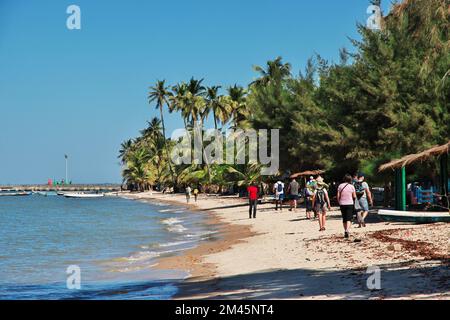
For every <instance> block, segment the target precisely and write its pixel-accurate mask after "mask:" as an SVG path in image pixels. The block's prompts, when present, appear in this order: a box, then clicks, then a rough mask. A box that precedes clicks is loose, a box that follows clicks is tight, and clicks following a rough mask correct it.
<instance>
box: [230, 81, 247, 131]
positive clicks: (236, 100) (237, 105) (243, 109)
mask: <svg viewBox="0 0 450 320" xmlns="http://www.w3.org/2000/svg"><path fill="white" fill-rule="evenodd" d="M227 91H228V95H229V97H230V101H231V108H232V118H233V123H234V126H235V128H237V127H238V125H239V123H240V122H242V121H244V120H245V119H246V118H247V117H248V110H247V103H246V100H247V99H246V94H247V92H246V90H245V89H244V88H243V87H241V86H238V85H237V84H235V85H234V86H232V87H229V88H228V89H227Z"/></svg>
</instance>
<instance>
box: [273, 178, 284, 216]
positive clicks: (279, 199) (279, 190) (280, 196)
mask: <svg viewBox="0 0 450 320" xmlns="http://www.w3.org/2000/svg"><path fill="white" fill-rule="evenodd" d="M273 191H274V192H275V210H277V211H278V204H280V211H283V200H284V183H283V182H281V181H280V180H278V181H277V183H275V184H274V186H273Z"/></svg>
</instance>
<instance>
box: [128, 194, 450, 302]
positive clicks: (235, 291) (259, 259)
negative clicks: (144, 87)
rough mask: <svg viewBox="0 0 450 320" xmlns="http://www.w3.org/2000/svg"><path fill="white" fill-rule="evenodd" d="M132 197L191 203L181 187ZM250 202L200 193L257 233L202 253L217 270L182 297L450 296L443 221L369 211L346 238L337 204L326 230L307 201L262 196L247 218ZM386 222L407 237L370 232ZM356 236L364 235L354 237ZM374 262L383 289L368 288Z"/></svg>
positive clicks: (204, 204)
mask: <svg viewBox="0 0 450 320" xmlns="http://www.w3.org/2000/svg"><path fill="white" fill-rule="evenodd" d="M129 197H131V198H133V199H136V198H144V199H161V200H170V201H177V202H180V203H186V201H185V197H184V195H162V194H159V193H153V195H150V194H149V193H143V194H134V195H130V196H129ZM191 202H192V201H191ZM245 204H246V202H245V201H243V200H242V199H237V198H235V197H216V196H208V197H207V196H204V195H201V196H200V198H199V201H198V203H197V206H198V208H200V209H203V210H211V211H213V212H214V213H216V214H217V215H218V216H219V217H220V218H221V219H222V220H223V221H225V222H227V223H230V224H231V225H236V224H239V225H249V226H251V230H252V231H254V232H255V233H256V234H255V235H253V236H252V237H249V238H246V239H245V240H244V241H243V242H241V243H238V244H236V245H234V246H232V247H231V248H229V249H228V250H225V251H221V252H218V253H214V254H211V255H207V256H204V257H203V259H202V263H206V264H212V265H215V267H216V269H215V277H213V278H212V279H206V280H204V279H202V280H199V279H191V281H190V282H188V283H187V284H186V285H185V286H184V287H182V292H181V297H182V298H192V297H195V298H214V299H226V298H235V299H240V298H243V299H273V298H275V299H435V298H437V299H449V298H450V283H449V269H448V257H449V256H448V239H449V233H450V228H449V227H448V225H446V224H438V225H425V226H423V225H422V226H417V225H408V224H393V223H390V224H389V223H385V222H379V221H378V219H377V218H376V215H375V214H372V215H371V216H370V217H369V220H368V224H367V228H362V229H356V228H353V229H352V237H351V239H350V240H344V239H343V228H342V222H341V218H340V212H339V211H337V208H334V210H333V211H332V212H330V213H329V215H328V222H327V230H326V231H325V232H319V231H318V230H319V225H318V222H317V221H310V220H306V219H305V212H304V209H298V210H297V212H289V211H288V210H287V208H285V209H284V210H283V211H282V213H281V212H280V211H275V210H274V206H273V205H271V204H265V205H261V206H259V207H258V214H257V219H252V220H250V219H248V207H247V206H245ZM241 205H244V206H241ZM396 229H402V230H403V231H402V230H398V231H395V230H396ZM382 230H391V232H389V231H386V232H387V234H388V235H389V236H390V237H392V238H393V239H400V240H401V239H406V240H407V241H409V242H406V243H397V242H396V240H395V241H394V240H393V241H390V240H389V241H385V240H384V241H380V240H379V239H377V238H375V237H373V233H374V232H376V231H382ZM389 233H392V234H389ZM383 234H384V233H383ZM355 238H357V239H361V242H358V243H357V242H354V239H355ZM416 240H422V241H423V243H422V244H421V247H420V248H426V249H427V250H418V249H417V250H416V249H415V248H413V247H414V243H415V242H414V241H416ZM411 248H412V249H411ZM425 251H427V252H429V251H430V252H434V253H437V254H438V255H440V256H441V257H442V256H443V257H444V259H439V260H437V261H424V258H428V259H430V257H425V256H424V255H425V254H424V252H425ZM435 260H436V259H435ZM445 262H446V263H445ZM370 266H377V267H379V268H380V270H381V274H380V276H381V290H376V291H371V290H369V289H368V288H367V285H366V282H367V279H368V277H369V276H370V274H367V273H366V270H367V268H368V267H370Z"/></svg>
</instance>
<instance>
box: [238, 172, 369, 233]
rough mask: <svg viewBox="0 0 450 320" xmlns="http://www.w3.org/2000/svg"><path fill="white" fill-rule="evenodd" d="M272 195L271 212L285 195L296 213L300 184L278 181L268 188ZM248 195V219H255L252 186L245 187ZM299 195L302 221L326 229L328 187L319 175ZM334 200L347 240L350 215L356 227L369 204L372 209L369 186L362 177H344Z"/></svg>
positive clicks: (255, 199) (255, 192) (362, 223)
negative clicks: (302, 200) (303, 209)
mask: <svg viewBox="0 0 450 320" xmlns="http://www.w3.org/2000/svg"><path fill="white" fill-rule="evenodd" d="M272 191H273V193H274V194H275V210H276V211H278V209H279V210H280V211H282V210H283V202H284V200H285V198H286V196H285V195H286V193H287V195H288V200H289V203H290V205H289V211H296V210H297V206H298V200H299V198H300V195H301V188H300V184H299V183H298V182H297V181H296V179H295V178H293V179H292V180H291V182H290V183H289V185H288V186H287V188H286V186H285V184H284V183H283V182H282V181H277V182H276V183H275V184H274V186H273V189H272ZM247 192H248V196H249V218H250V219H252V218H253V219H255V218H256V211H257V204H258V199H259V189H258V187H257V185H256V184H255V183H253V184H251V185H250V186H249V187H248V188H247ZM303 196H304V198H305V206H306V218H307V219H313V215H314V218H317V219H318V221H319V227H320V229H319V231H325V230H326V215H327V212H328V211H329V210H331V201H330V196H329V193H328V185H327V184H326V183H325V182H324V180H323V178H322V177H321V176H318V177H317V178H314V177H312V176H311V177H310V178H309V180H308V181H307V183H306V186H305V188H304V189H303ZM337 201H338V203H339V206H340V210H341V214H342V220H343V226H344V237H345V238H349V236H350V226H351V223H352V220H353V216H354V215H355V213H356V215H357V220H358V224H359V227H360V228H363V227H365V226H366V223H365V219H366V218H367V216H368V214H369V205H371V206H373V198H372V194H371V192H370V188H369V185H368V184H367V182H366V181H365V176H364V174H362V173H359V174H357V175H355V176H353V177H352V176H351V175H349V174H347V175H346V176H345V177H344V181H343V183H341V184H340V185H339V187H338V188H337Z"/></svg>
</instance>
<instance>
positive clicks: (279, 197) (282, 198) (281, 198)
mask: <svg viewBox="0 0 450 320" xmlns="http://www.w3.org/2000/svg"><path fill="white" fill-rule="evenodd" d="M275 200H277V201H283V200H284V193H281V194H276V195H275Z"/></svg>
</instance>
